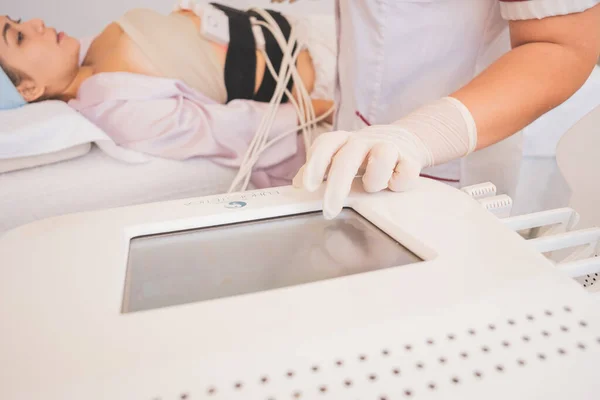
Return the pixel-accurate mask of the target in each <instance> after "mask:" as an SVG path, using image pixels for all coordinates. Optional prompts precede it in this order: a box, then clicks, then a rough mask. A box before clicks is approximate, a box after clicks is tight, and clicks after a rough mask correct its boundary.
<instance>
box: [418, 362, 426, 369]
mask: <svg viewBox="0 0 600 400" xmlns="http://www.w3.org/2000/svg"><path fill="white" fill-rule="evenodd" d="M423 368H425V364H423V363H422V362H418V363H417V369H423Z"/></svg>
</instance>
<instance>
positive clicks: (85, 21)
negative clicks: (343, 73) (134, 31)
mask: <svg viewBox="0 0 600 400" xmlns="http://www.w3.org/2000/svg"><path fill="white" fill-rule="evenodd" d="M216 1H218V2H220V3H223V4H229V5H231V6H234V7H238V8H247V7H249V6H260V7H265V8H272V9H278V10H282V11H288V12H294V13H327V12H331V10H332V9H333V0H297V1H295V2H293V3H292V4H277V3H271V0H216ZM205 2H208V1H205ZM175 4H177V0H0V15H8V16H10V17H12V18H23V20H27V19H31V18H42V19H43V20H44V21H45V22H46V24H47V25H48V26H51V27H54V28H56V29H58V30H59V31H65V32H66V33H67V34H69V35H71V36H74V37H84V36H91V35H94V34H96V33H98V32H100V31H101V30H102V28H103V27H104V26H106V25H107V24H108V23H110V22H112V21H114V20H115V19H118V18H119V17H120V16H121V15H122V14H123V13H124V12H125V11H127V10H130V9H132V8H152V9H154V10H157V11H160V12H164V13H168V12H169V11H171V10H172V9H173V6H174V5H175Z"/></svg>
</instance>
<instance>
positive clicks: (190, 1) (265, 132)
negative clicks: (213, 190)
mask: <svg viewBox="0 0 600 400" xmlns="http://www.w3.org/2000/svg"><path fill="white" fill-rule="evenodd" d="M204 7H206V5H202V4H196V3H195V1H194V0H179V2H178V4H177V5H176V6H175V10H181V9H184V10H190V11H193V12H194V13H195V14H196V15H198V16H201V14H202V10H203V8H204ZM211 7H212V6H211ZM251 10H252V11H254V12H256V13H257V14H258V15H260V16H261V17H262V18H263V21H259V20H257V19H256V18H251V23H252V25H253V26H261V27H264V28H266V29H267V30H268V31H269V32H271V34H272V35H273V37H274V38H275V40H276V41H277V44H278V45H279V48H280V49H281V52H282V54H283V56H282V60H281V67H280V68H279V71H276V70H275V68H274V67H273V63H272V62H271V60H270V59H269V55H268V54H267V51H266V49H264V48H261V49H260V51H261V52H262V54H263V56H264V58H265V62H266V66H267V69H268V70H269V73H270V74H271V75H272V76H273V79H274V80H275V82H276V83H277V85H276V87H275V91H274V94H273V97H272V98H271V101H270V102H269V108H268V110H267V112H266V113H265V114H264V115H263V117H262V119H261V121H260V124H259V127H258V129H257V130H256V134H255V135H254V138H253V139H252V141H251V142H250V146H249V147H248V150H247V151H246V154H245V155H244V158H243V159H242V162H241V165H240V169H239V171H238V173H237V175H236V176H235V178H234V180H233V182H232V183H231V186H230V187H229V190H228V193H231V192H235V191H244V190H246V189H247V188H248V185H249V183H250V177H251V176H252V171H253V169H254V166H255V165H256V163H257V162H258V160H259V157H260V156H261V154H262V153H263V152H264V151H265V150H266V149H268V148H269V147H271V146H273V145H274V144H275V143H277V142H278V141H280V140H282V139H283V138H285V137H286V136H288V135H296V134H298V131H301V132H302V136H303V139H304V146H305V148H306V150H307V151H308V149H309V148H310V146H311V144H312V142H313V140H314V136H315V131H316V126H317V123H319V122H321V121H323V120H325V119H326V118H327V117H328V116H329V115H331V113H333V110H334V107H332V108H331V109H330V110H328V111H327V112H326V113H325V114H323V115H321V116H319V117H318V118H317V117H316V115H315V110H314V108H313V106H312V99H311V97H310V93H309V92H308V90H307V89H306V86H305V85H304V82H303V81H302V78H301V77H300V73H299V72H298V70H297V68H296V61H297V59H298V56H299V55H300V52H301V51H302V50H303V49H304V48H305V45H304V44H303V43H300V42H299V40H298V38H297V35H296V28H295V27H294V25H293V24H291V31H290V35H289V39H286V37H285V35H284V34H283V32H282V31H281V28H280V27H279V25H278V24H277V22H276V21H275V20H274V19H273V17H271V15H270V14H269V13H268V12H266V11H265V10H264V9H262V8H258V7H254V8H251ZM290 79H291V80H292V81H293V87H294V88H295V89H296V93H297V98H295V97H294V96H293V95H292V93H291V92H290V90H289V89H288V83H289V82H290ZM284 95H286V96H287V98H288V100H289V102H290V103H291V104H292V105H293V106H294V108H295V110H296V115H297V116H298V121H299V125H298V126H297V127H296V128H294V129H293V130H290V131H287V132H284V133H282V134H280V135H278V136H276V137H274V138H271V139H269V136H270V133H271V129H272V128H273V123H274V122H275V117H276V116H277V111H278V110H279V105H280V104H281V102H282V99H283V96H284Z"/></svg>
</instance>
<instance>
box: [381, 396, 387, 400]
mask: <svg viewBox="0 0 600 400" xmlns="http://www.w3.org/2000/svg"><path fill="white" fill-rule="evenodd" d="M379 400H388V398H387V397H386V396H380V397H379Z"/></svg>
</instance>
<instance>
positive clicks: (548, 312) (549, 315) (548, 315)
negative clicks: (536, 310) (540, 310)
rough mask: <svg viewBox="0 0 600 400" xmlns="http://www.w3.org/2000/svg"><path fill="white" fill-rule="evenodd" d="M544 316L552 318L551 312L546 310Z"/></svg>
mask: <svg viewBox="0 0 600 400" xmlns="http://www.w3.org/2000/svg"><path fill="white" fill-rule="evenodd" d="M544 314H546V316H547V317H551V316H552V311H550V310H546V311H545V312H544Z"/></svg>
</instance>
